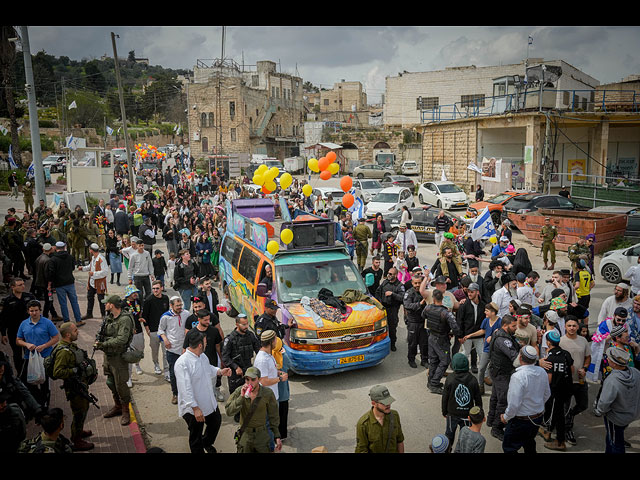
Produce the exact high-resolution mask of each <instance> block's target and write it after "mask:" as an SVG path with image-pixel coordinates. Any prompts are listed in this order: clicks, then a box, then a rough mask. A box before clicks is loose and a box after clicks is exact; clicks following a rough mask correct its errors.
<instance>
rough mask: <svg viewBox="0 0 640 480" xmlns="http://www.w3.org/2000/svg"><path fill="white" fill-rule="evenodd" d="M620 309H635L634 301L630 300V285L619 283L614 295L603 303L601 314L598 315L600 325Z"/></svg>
mask: <svg viewBox="0 0 640 480" xmlns="http://www.w3.org/2000/svg"><path fill="white" fill-rule="evenodd" d="M619 307H623V308H626V309H627V310H632V309H633V299H631V298H629V285H628V284H626V283H618V284H617V285H616V286H615V288H614V290H613V295H611V296H609V297H607V298H606V299H605V300H604V302H602V306H601V307H600V314H599V315H598V324H600V323H602V322H603V321H604V320H605V319H607V318H609V317H612V316H613V313H614V312H615V311H616V309H617V308H619Z"/></svg>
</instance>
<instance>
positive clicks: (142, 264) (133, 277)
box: [127, 238, 155, 300]
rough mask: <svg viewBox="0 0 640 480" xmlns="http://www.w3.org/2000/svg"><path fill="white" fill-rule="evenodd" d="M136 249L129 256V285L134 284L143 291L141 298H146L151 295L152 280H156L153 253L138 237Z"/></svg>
mask: <svg viewBox="0 0 640 480" xmlns="http://www.w3.org/2000/svg"><path fill="white" fill-rule="evenodd" d="M132 243H133V240H132ZM135 248H136V250H134V251H133V253H132V254H131V256H130V257H129V269H128V271H127V272H128V273H127V275H128V277H129V285H131V284H134V285H135V286H136V288H137V289H138V290H140V291H141V292H142V295H141V299H142V300H144V299H145V298H147V297H148V296H149V295H151V293H152V292H151V282H152V281H154V280H155V278H154V276H153V261H152V260H151V254H150V253H149V251H148V250H146V249H145V248H144V242H143V241H142V239H140V238H137V239H136V244H135Z"/></svg>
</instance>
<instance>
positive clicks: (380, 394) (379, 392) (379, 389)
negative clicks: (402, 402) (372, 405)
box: [369, 385, 396, 405]
mask: <svg viewBox="0 0 640 480" xmlns="http://www.w3.org/2000/svg"><path fill="white" fill-rule="evenodd" d="M369 397H371V400H373V401H374V402H377V403H381V404H383V405H391V403H392V402H395V401H396V399H395V398H393V397H392V396H391V394H390V393H389V389H388V388H387V387H385V386H384V385H375V386H373V387H371V390H369Z"/></svg>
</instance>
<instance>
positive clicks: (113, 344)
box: [94, 295, 134, 425]
mask: <svg viewBox="0 0 640 480" xmlns="http://www.w3.org/2000/svg"><path fill="white" fill-rule="evenodd" d="M102 303H104V304H105V310H106V311H107V315H106V316H105V318H104V323H103V327H102V338H99V339H98V340H97V341H96V343H95V345H94V347H95V349H96V350H102V351H103V352H104V374H105V375H106V377H107V387H109V390H111V393H112V394H113V401H114V402H115V406H114V407H113V408H112V409H111V410H109V411H108V412H107V413H105V414H104V415H103V416H104V418H111V417H116V416H119V415H122V419H121V421H120V425H129V422H130V421H131V419H130V416H129V402H130V401H131V392H130V391H129V387H128V386H127V380H129V364H128V363H127V362H126V361H125V360H124V359H123V358H122V354H123V353H124V352H126V351H127V348H128V347H129V344H130V343H131V339H132V338H133V330H134V325H133V319H132V318H131V314H129V313H128V312H127V311H126V310H123V308H124V302H123V301H122V299H121V298H120V297H119V296H118V295H111V296H110V297H108V298H105V299H104V300H102Z"/></svg>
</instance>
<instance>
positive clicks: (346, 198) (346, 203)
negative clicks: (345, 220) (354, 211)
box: [342, 193, 355, 208]
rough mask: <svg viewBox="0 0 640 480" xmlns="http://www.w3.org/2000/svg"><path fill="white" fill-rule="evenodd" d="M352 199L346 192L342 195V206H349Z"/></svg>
mask: <svg viewBox="0 0 640 480" xmlns="http://www.w3.org/2000/svg"><path fill="white" fill-rule="evenodd" d="M354 201H355V199H354V198H353V195H351V194H350V193H346V194H345V195H344V197H342V205H344V208H351V206H352V205H353V202H354Z"/></svg>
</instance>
